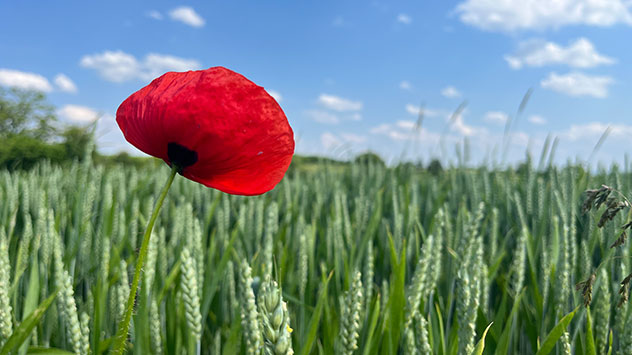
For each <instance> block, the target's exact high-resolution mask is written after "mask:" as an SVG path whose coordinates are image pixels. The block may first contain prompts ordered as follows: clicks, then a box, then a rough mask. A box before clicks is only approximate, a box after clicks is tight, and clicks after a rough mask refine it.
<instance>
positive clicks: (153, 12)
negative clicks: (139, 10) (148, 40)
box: [147, 10, 162, 20]
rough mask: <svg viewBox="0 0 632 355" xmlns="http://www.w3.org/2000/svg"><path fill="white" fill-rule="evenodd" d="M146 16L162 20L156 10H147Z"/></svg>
mask: <svg viewBox="0 0 632 355" xmlns="http://www.w3.org/2000/svg"><path fill="white" fill-rule="evenodd" d="M147 16H148V17H151V18H153V19H154V20H162V14H161V13H160V12H158V11H156V10H151V11H149V12H147Z"/></svg>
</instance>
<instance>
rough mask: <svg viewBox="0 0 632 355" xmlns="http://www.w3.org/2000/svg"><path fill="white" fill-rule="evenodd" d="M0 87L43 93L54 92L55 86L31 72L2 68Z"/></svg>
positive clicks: (0, 70)
mask: <svg viewBox="0 0 632 355" xmlns="http://www.w3.org/2000/svg"><path fill="white" fill-rule="evenodd" d="M0 86H7V87H12V88H18V89H23V90H36V91H42V92H51V91H53V86H52V85H51V84H50V82H49V81H48V79H46V78H45V77H43V76H41V75H39V74H35V73H29V72H23V71H19V70H12V69H1V68H0Z"/></svg>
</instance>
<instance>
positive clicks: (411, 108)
mask: <svg viewBox="0 0 632 355" xmlns="http://www.w3.org/2000/svg"><path fill="white" fill-rule="evenodd" d="M405 108H406V112H408V113H410V114H411V115H415V116H419V113H420V111H423V115H424V116H426V117H437V116H441V115H445V114H446V112H444V111H443V110H433V109H429V108H425V107H424V108H422V107H419V106H415V105H412V104H407V105H406V107H405Z"/></svg>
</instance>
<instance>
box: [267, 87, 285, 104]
mask: <svg viewBox="0 0 632 355" xmlns="http://www.w3.org/2000/svg"><path fill="white" fill-rule="evenodd" d="M267 91H268V94H269V95H270V96H272V98H273V99H275V100H276V102H281V100H283V96H281V94H280V93H279V92H278V91H275V90H267Z"/></svg>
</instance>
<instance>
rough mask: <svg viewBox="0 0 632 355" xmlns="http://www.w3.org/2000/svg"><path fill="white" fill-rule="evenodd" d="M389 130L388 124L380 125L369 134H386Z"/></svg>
mask: <svg viewBox="0 0 632 355" xmlns="http://www.w3.org/2000/svg"><path fill="white" fill-rule="evenodd" d="M390 130H391V125H390V124H388V123H382V124H380V125H377V126H375V127H373V128H371V129H370V130H369V132H370V133H371V134H386V133H388V132H389V131H390Z"/></svg>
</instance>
